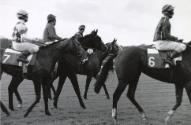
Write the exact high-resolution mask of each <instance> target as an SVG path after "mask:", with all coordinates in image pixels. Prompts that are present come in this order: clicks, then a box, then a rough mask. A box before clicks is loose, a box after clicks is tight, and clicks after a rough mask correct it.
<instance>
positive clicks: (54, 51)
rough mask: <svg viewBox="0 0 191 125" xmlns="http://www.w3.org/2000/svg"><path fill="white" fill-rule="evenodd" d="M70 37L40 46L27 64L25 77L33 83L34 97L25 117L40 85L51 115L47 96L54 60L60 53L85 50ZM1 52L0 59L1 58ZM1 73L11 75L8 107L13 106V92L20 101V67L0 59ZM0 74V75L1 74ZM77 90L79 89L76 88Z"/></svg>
mask: <svg viewBox="0 0 191 125" xmlns="http://www.w3.org/2000/svg"><path fill="white" fill-rule="evenodd" d="M0 42H1V44H3V43H4V42H7V43H9V42H10V41H9V40H8V39H0ZM73 42H74V41H73V40H72V39H65V40H63V41H59V42H56V43H53V44H50V45H47V46H42V47H40V50H39V51H38V52H37V54H36V62H35V64H34V65H33V66H30V65H29V66H28V73H27V75H26V79H29V80H32V81H33V83H34V88H35V94H36V99H35V101H34V103H33V104H32V105H31V106H30V107H29V108H28V110H27V112H26V114H25V115H24V116H25V117H26V116H27V115H28V114H29V113H30V112H31V111H32V109H33V107H34V106H35V105H36V104H37V103H38V102H39V101H40V93H41V85H42V88H43V97H44V103H45V113H46V115H51V114H50V112H49V109H48V96H47V95H49V91H50V81H51V79H52V72H53V69H54V65H55V63H56V61H57V60H58V59H59V57H60V55H61V54H62V53H68V52H69V53H74V54H76V52H77V51H76V50H77V49H79V51H82V52H85V51H84V50H82V49H81V48H79V47H77V46H76V45H75V44H74V43H73ZM2 55H3V54H1V59H2ZM1 68H2V70H1V74H2V72H5V73H7V74H10V75H11V76H12V80H11V83H10V85H9V87H8V90H9V108H10V109H11V110H14V108H13V93H15V95H16V97H17V99H18V101H19V103H22V100H21V97H20V94H19V93H18V91H17V88H18V86H19V84H20V83H21V82H22V81H23V80H24V77H23V73H22V68H21V67H18V66H13V65H5V64H2V61H1ZM1 74H0V75H1ZM78 91H79V90H78Z"/></svg>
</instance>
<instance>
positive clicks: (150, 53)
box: [147, 48, 182, 69]
mask: <svg viewBox="0 0 191 125" xmlns="http://www.w3.org/2000/svg"><path fill="white" fill-rule="evenodd" d="M171 53H172V51H171V50H169V51H159V50H157V49H156V48H148V49H147V65H148V66H149V67H150V68H162V69H163V68H164V69H165V68H171V67H170V66H167V63H166V60H167V58H168V57H169V56H170V54H171ZM177 61H182V55H181V54H180V55H179V56H178V57H176V58H174V59H173V62H172V63H173V64H174V65H175V66H176V62H177Z"/></svg>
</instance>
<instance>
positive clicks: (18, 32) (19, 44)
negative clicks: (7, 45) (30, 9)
mask: <svg viewBox="0 0 191 125" xmlns="http://www.w3.org/2000/svg"><path fill="white" fill-rule="evenodd" d="M17 18H18V19H19V21H18V22H17V23H16V25H15V27H14V31H13V34H12V37H13V42H12V48H13V49H15V50H19V51H23V54H22V55H21V56H20V57H19V58H18V61H22V62H24V63H28V60H27V56H29V55H30V53H35V52H37V51H38V50H39V46H37V45H35V44H33V43H32V42H34V41H35V40H34V39H30V38H27V36H26V34H27V26H26V25H25V23H26V22H27V21H28V13H27V12H26V11H25V10H21V11H19V12H18V13H17Z"/></svg>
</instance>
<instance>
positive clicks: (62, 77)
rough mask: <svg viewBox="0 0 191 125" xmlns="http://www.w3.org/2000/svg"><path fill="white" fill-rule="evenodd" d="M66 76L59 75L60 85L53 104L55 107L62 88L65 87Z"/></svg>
mask: <svg viewBox="0 0 191 125" xmlns="http://www.w3.org/2000/svg"><path fill="white" fill-rule="evenodd" d="M66 77H67V76H66V74H65V75H62V76H59V81H58V86H57V90H56V93H55V95H54V102H53V105H54V107H55V108H57V104H58V98H59V95H60V93H61V91H62V88H63V85H64V83H65V80H66Z"/></svg>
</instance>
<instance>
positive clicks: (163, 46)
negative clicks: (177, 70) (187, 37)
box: [154, 40, 186, 53]
mask: <svg viewBox="0 0 191 125" xmlns="http://www.w3.org/2000/svg"><path fill="white" fill-rule="evenodd" d="M154 47H155V48H156V49H158V50H174V51H176V52H179V53H180V52H182V51H184V50H185V49H186V45H185V44H183V43H178V42H174V41H162V40H159V41H155V43H154Z"/></svg>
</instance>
